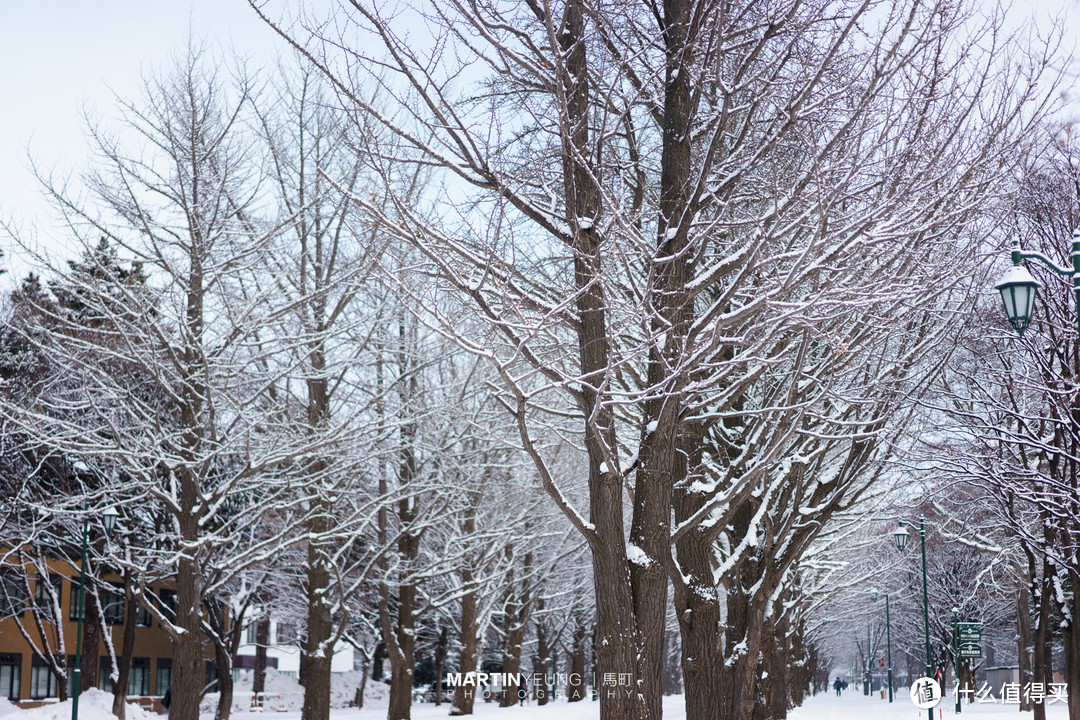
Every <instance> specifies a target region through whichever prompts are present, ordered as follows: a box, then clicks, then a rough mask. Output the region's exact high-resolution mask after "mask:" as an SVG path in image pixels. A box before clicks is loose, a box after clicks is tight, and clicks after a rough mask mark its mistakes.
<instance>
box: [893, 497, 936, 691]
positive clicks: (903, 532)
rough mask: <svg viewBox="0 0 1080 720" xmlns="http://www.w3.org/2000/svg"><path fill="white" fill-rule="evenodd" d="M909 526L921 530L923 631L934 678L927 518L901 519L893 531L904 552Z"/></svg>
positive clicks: (928, 660) (928, 661)
mask: <svg viewBox="0 0 1080 720" xmlns="http://www.w3.org/2000/svg"><path fill="white" fill-rule="evenodd" d="M908 528H911V529H912V530H918V531H919V540H920V541H921V543H922V599H923V631H924V633H925V638H926V677H929V678H932V677H933V676H934V670H933V668H932V667H931V665H930V595H929V593H927V591H926V518H924V517H921V518H919V524H918V525H913V524H912V523H909V522H907V521H905V520H901V521H900V527H898V528H897V529H896V530H895V531H894V532H893V539H894V540H895V541H896V549H897V550H899V551H900V552H904V548H905V547H907V541H908V535H909V534H910V533H909V532H908Z"/></svg>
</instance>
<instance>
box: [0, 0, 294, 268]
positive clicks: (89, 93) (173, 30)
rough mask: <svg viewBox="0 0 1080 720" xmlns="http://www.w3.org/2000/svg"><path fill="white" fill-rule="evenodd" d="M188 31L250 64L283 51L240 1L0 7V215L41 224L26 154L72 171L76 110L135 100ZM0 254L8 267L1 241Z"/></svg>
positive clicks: (76, 154) (52, 0)
mask: <svg viewBox="0 0 1080 720" xmlns="http://www.w3.org/2000/svg"><path fill="white" fill-rule="evenodd" d="M189 31H190V33H191V34H193V35H194V36H195V37H198V38H206V39H207V40H208V41H209V42H211V43H215V44H217V45H218V46H220V47H222V48H236V49H237V50H238V51H239V52H240V53H242V54H245V55H252V56H253V58H254V59H259V58H270V57H273V56H274V54H275V53H277V52H278V51H279V50H280V48H281V46H282V42H281V40H280V38H278V37H277V36H276V35H275V34H274V33H273V31H271V30H270V29H269V28H268V27H266V26H265V25H264V24H263V23H262V22H261V21H260V20H259V18H258V17H257V16H256V15H255V13H254V12H253V11H252V10H251V8H250V7H249V6H248V4H247V2H246V1H245V0H94V1H93V2H86V1H85V0H0V213H3V215H4V216H5V217H12V216H14V217H16V218H18V219H20V224H22V225H28V224H30V223H39V224H41V223H42V222H43V215H44V208H45V206H44V203H43V202H42V200H41V197H40V195H39V193H38V191H37V188H36V186H35V182H34V180H33V178H32V177H31V175H30V172H29V170H28V168H27V165H28V162H27V156H28V153H32V154H33V156H34V158H35V159H36V160H37V161H38V162H39V163H42V164H44V165H45V166H47V167H51V166H53V165H59V166H61V167H71V168H78V167H80V166H81V165H82V164H83V162H84V161H85V159H86V143H85V136H84V132H83V118H82V110H83V108H84V107H85V108H87V109H89V110H91V111H92V112H93V111H101V112H108V111H109V110H110V108H111V106H112V92H113V91H115V92H116V93H118V94H120V95H123V96H126V97H137V95H138V92H139V88H140V74H141V73H142V72H143V70H150V69H152V68H153V67H155V66H160V65H161V64H163V63H165V62H166V61H167V60H168V59H169V57H170V55H171V54H172V53H175V52H179V51H181V50H182V49H183V47H184V45H185V43H186V41H187V39H188V36H189ZM39 234H40V235H48V234H49V228H48V227H47V225H42V227H41V232H40V233H39ZM0 247H2V248H3V250H4V253H5V257H4V258H3V259H2V260H0V265H2V266H5V267H7V266H9V264H10V261H11V260H12V252H11V248H10V244H9V243H8V242H7V239H6V238H0ZM12 270H13V271H14V272H15V273H19V269H18V268H12Z"/></svg>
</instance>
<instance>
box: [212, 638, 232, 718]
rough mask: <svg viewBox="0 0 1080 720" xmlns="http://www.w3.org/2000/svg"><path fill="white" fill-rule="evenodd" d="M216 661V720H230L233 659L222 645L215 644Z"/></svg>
mask: <svg viewBox="0 0 1080 720" xmlns="http://www.w3.org/2000/svg"><path fill="white" fill-rule="evenodd" d="M214 661H215V662H216V663H217V670H218V675H217V689H218V704H217V712H216V713H215V715H214V720H229V715H230V714H231V713H232V705H233V678H232V657H230V656H229V653H228V651H227V650H226V649H225V648H224V647H222V645H221V644H220V643H214Z"/></svg>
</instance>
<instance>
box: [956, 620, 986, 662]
mask: <svg viewBox="0 0 1080 720" xmlns="http://www.w3.org/2000/svg"><path fill="white" fill-rule="evenodd" d="M956 644H957V649H958V650H959V652H960V657H961V658H981V657H982V623H972V622H958V623H956Z"/></svg>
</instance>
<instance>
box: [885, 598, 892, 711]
mask: <svg viewBox="0 0 1080 720" xmlns="http://www.w3.org/2000/svg"><path fill="white" fill-rule="evenodd" d="M885 650H886V658H887V659H888V661H889V702H892V701H893V691H892V628H891V626H890V625H889V591H888V590H886V591H885Z"/></svg>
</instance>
